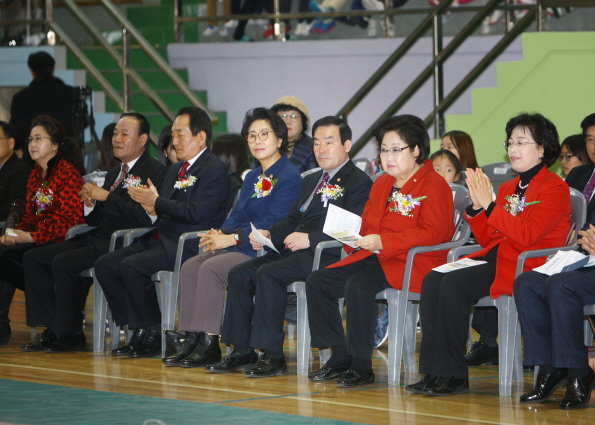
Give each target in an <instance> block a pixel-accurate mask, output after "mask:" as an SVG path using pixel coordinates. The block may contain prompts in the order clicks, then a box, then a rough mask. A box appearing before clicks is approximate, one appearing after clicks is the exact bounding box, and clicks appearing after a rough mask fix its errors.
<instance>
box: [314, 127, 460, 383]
mask: <svg viewBox="0 0 595 425" xmlns="http://www.w3.org/2000/svg"><path fill="white" fill-rule="evenodd" d="M375 136H376V140H377V143H378V145H379V146H378V147H379V149H378V153H379V154H380V159H381V161H382V168H383V169H384V170H385V171H386V174H385V175H382V176H380V177H379V178H378V179H377V180H376V182H375V183H374V185H373V186H372V191H371V192H370V199H369V200H368V203H367V204H366V206H365V208H364V212H363V214H362V226H361V230H360V234H361V235H364V237H363V238H361V239H360V240H358V242H357V243H356V245H357V246H358V247H359V249H358V250H356V251H354V252H352V253H351V255H349V256H348V257H346V258H345V259H343V260H341V261H339V262H338V263H335V264H333V265H331V266H329V268H326V269H324V270H319V271H316V272H314V273H312V274H311V275H310V276H309V277H308V279H307V280H306V295H307V299H308V318H309V322H310V332H311V335H312V347H318V348H321V347H328V346H330V347H331V349H332V356H331V358H330V359H329V361H328V362H327V363H326V364H325V365H324V367H323V368H322V369H320V370H318V371H316V372H313V373H310V374H309V375H308V378H309V379H310V380H311V381H327V380H331V379H336V378H338V379H337V385H339V386H341V387H354V386H359V385H367V384H371V383H373V382H374V372H373V370H372V350H373V342H374V328H375V325H376V316H377V307H376V301H375V298H376V294H377V293H378V292H381V291H383V290H384V289H387V288H391V287H393V288H397V289H401V284H402V279H403V274H404V270H405V261H406V258H407V253H408V251H409V249H411V248H412V247H415V246H424V245H436V244H439V243H442V242H446V241H449V240H450V239H451V237H452V234H453V232H454V225H453V203H452V192H451V189H450V188H449V187H448V185H447V183H446V181H445V180H444V179H443V178H442V177H441V176H440V175H439V174H438V173H436V172H435V171H434V169H433V166H432V162H431V161H430V160H428V159H427V158H428V154H429V150H430V144H429V136H428V132H427V130H426V127H425V125H424V122H423V121H422V120H421V119H419V118H418V117H414V116H412V115H400V116H396V117H392V118H388V119H386V120H385V121H383V122H381V123H380V125H379V126H378V128H377V129H376V134H375ZM445 259H446V252H444V251H442V252H432V253H425V254H420V255H419V256H417V257H416V259H415V263H414V265H413V271H412V275H411V291H414V292H419V291H420V288H421V281H422V278H423V276H425V274H426V273H427V272H428V271H430V270H431V269H432V268H433V267H436V266H438V265H440V264H443V263H444V261H445ZM343 297H345V304H346V306H347V334H348V335H347V340H345V335H344V333H343V325H342V319H341V315H340V314H339V308H338V305H337V303H338V299H339V298H343Z"/></svg>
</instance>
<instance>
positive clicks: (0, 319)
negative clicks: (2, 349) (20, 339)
mask: <svg viewBox="0 0 595 425" xmlns="http://www.w3.org/2000/svg"><path fill="white" fill-rule="evenodd" d="M10 335H12V329H10V319H9V318H8V313H4V312H0V345H6V344H8V341H9V340H10Z"/></svg>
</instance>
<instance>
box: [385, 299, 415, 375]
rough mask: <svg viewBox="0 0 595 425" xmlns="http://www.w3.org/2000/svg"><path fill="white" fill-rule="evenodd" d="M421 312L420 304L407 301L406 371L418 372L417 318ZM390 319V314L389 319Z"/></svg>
mask: <svg viewBox="0 0 595 425" xmlns="http://www.w3.org/2000/svg"><path fill="white" fill-rule="evenodd" d="M418 313H419V304H417V303H416V304H413V303H407V317H406V319H405V333H404V335H403V337H404V339H405V340H404V345H403V362H404V365H405V372H416V370H417V363H416V362H415V343H416V334H417V332H416V331H417V318H418ZM388 320H389V321H390V316H389V319H388Z"/></svg>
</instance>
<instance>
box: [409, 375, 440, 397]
mask: <svg viewBox="0 0 595 425" xmlns="http://www.w3.org/2000/svg"><path fill="white" fill-rule="evenodd" d="M436 379H438V377H437V376H436V375H430V374H429V373H426V374H425V375H424V377H423V378H422V379H421V381H419V382H416V383H415V384H410V385H407V386H406V387H405V389H406V390H407V391H409V392H410V393H413V394H423V393H425V391H426V388H427V387H428V385H431V384H433V383H434V382H436Z"/></svg>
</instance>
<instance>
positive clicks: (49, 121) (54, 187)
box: [0, 115, 84, 344]
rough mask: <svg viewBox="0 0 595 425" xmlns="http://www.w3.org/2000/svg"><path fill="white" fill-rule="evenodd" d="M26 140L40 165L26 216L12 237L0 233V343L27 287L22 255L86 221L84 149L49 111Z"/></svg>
mask: <svg viewBox="0 0 595 425" xmlns="http://www.w3.org/2000/svg"><path fill="white" fill-rule="evenodd" d="M27 145H28V149H29V154H30V155H31V158H32V159H33V160H34V161H35V162H36V164H35V167H34V168H33V171H31V174H30V175H29V181H28V182H27V198H26V199H27V204H26V210H25V215H24V216H23V220H22V221H21V224H20V225H19V228H18V229H13V235H12V236H10V235H8V234H7V235H4V236H2V237H0V344H7V343H8V340H9V338H10V334H11V330H10V325H9V320H8V310H9V308H10V303H11V302H12V297H13V295H14V291H15V288H19V289H21V290H24V276H23V266H22V264H23V256H24V254H25V253H26V252H27V251H29V250H31V249H33V248H36V247H38V246H41V245H44V244H49V243H55V242H61V241H63V240H64V236H65V234H66V231H67V230H68V228H69V227H71V226H73V225H75V224H81V223H83V219H82V206H81V204H80V198H79V196H78V192H79V191H80V189H81V187H82V186H83V183H84V182H83V179H82V178H81V173H80V171H79V170H81V169H82V163H83V161H82V154H81V150H80V148H79V147H78V146H77V145H76V144H74V143H73V142H72V141H70V140H69V139H66V138H65V137H64V128H63V127H62V124H60V122H58V121H56V120H55V119H53V118H52V117H49V116H47V115H40V116H38V117H37V118H35V119H34V120H33V123H32V124H31V133H30V136H29V139H27Z"/></svg>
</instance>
